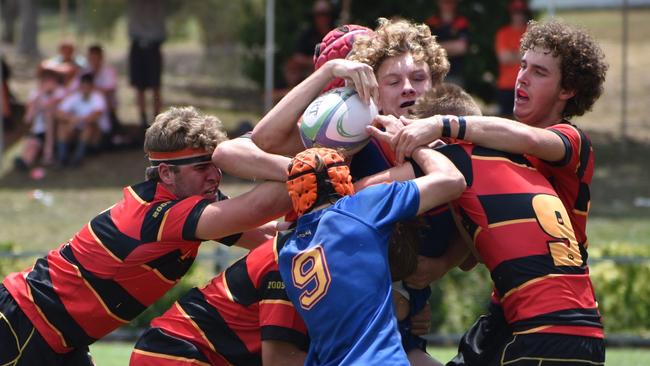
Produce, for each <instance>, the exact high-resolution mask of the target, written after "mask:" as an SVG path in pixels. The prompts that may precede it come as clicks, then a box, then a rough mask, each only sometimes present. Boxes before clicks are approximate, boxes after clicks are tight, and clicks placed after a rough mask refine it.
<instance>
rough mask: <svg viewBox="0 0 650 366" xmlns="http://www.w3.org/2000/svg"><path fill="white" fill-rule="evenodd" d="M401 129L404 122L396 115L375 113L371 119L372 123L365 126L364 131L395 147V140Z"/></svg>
mask: <svg viewBox="0 0 650 366" xmlns="http://www.w3.org/2000/svg"><path fill="white" fill-rule="evenodd" d="M380 128H381V129H380ZM403 129H404V124H403V123H402V122H401V121H400V120H399V119H397V118H396V117H394V116H383V115H377V116H376V117H375V119H373V120H372V124H371V125H369V126H367V127H366V132H368V134H369V135H370V136H373V137H374V138H376V139H378V140H381V141H384V142H386V143H388V144H389V145H390V147H391V148H392V149H395V142H396V141H397V140H398V139H399V136H400V134H401V131H402V130H403Z"/></svg>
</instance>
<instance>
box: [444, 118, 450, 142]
mask: <svg viewBox="0 0 650 366" xmlns="http://www.w3.org/2000/svg"><path fill="white" fill-rule="evenodd" d="M442 137H451V125H450V124H449V117H442Z"/></svg>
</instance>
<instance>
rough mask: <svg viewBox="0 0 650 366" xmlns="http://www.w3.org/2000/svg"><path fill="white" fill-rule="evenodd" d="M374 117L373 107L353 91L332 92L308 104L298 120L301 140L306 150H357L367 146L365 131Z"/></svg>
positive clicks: (338, 89) (349, 89)
mask: <svg viewBox="0 0 650 366" xmlns="http://www.w3.org/2000/svg"><path fill="white" fill-rule="evenodd" d="M376 115H377V107H376V106H375V104H374V103H373V102H371V103H370V104H369V105H368V104H366V103H365V102H364V101H363V100H362V99H361V98H360V97H359V94H358V93H357V92H356V90H354V89H352V88H349V87H343V88H336V89H332V90H330V91H328V92H327V93H325V94H323V95H321V96H319V97H318V98H316V99H314V101H313V102H311V104H309V106H308V107H307V109H306V110H305V112H304V113H303V115H302V117H301V118H300V137H301V138H302V142H303V144H304V145H305V147H307V148H310V147H314V146H320V147H329V148H333V149H337V148H342V149H345V150H347V151H358V150H360V149H361V148H362V147H363V146H364V145H365V144H367V143H368V141H369V139H370V137H369V136H368V133H367V132H366V129H365V128H366V126H368V125H369V124H370V123H371V122H372V120H373V118H375V116H376Z"/></svg>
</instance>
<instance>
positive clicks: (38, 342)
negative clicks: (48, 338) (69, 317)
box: [0, 285, 93, 366]
mask: <svg viewBox="0 0 650 366" xmlns="http://www.w3.org/2000/svg"><path fill="white" fill-rule="evenodd" d="M0 348H1V349H2V352H0V365H6V364H9V365H14V366H31V365H54V366H56V365H61V366H63V365H71V366H90V365H93V361H92V359H91V357H90V353H88V347H85V348H83V349H81V348H77V349H75V350H73V351H71V352H68V353H65V354H61V353H56V352H54V351H53V350H52V348H50V346H49V345H48V344H47V342H45V339H43V337H41V335H40V334H39V333H38V331H37V330H36V328H34V326H33V325H32V322H31V321H30V320H29V318H27V316H25V313H23V311H22V310H21V309H20V307H18V304H17V303H16V300H14V298H13V297H12V296H11V294H9V291H7V289H6V288H5V287H4V286H3V285H0Z"/></svg>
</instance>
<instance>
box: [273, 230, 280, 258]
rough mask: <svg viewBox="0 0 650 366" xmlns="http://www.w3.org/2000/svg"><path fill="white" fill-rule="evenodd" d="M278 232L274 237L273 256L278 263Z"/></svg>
mask: <svg viewBox="0 0 650 366" xmlns="http://www.w3.org/2000/svg"><path fill="white" fill-rule="evenodd" d="M278 236H279V235H278V234H275V237H273V258H274V259H275V263H276V264H277V263H278Z"/></svg>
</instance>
